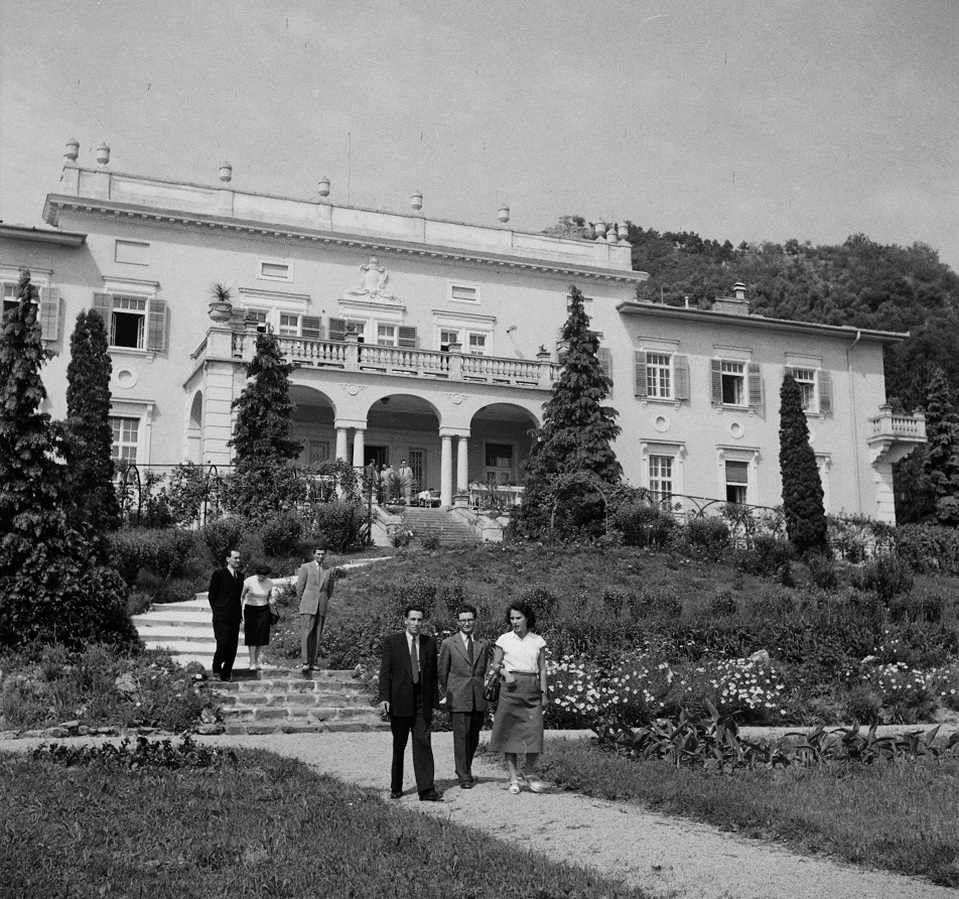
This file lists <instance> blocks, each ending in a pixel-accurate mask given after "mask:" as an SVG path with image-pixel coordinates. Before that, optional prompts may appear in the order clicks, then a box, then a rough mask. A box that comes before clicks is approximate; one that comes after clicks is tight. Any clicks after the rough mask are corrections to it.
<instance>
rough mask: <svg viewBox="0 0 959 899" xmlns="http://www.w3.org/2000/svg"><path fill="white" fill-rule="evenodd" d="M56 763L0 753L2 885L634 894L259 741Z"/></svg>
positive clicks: (500, 895)
mask: <svg viewBox="0 0 959 899" xmlns="http://www.w3.org/2000/svg"><path fill="white" fill-rule="evenodd" d="M236 757H237V759H238V764H237V765H235V766H234V765H231V764H223V765H220V766H218V767H212V768H179V769H170V768H165V767H162V766H158V765H151V764H145V765H143V766H141V767H140V768H139V770H130V769H129V766H128V765H124V764H121V763H118V762H111V761H109V760H98V761H95V762H93V763H92V764H89V765H84V766H73V767H64V766H63V765H61V764H59V763H55V762H53V761H51V760H47V759H44V760H37V759H27V758H23V757H18V756H12V755H5V754H0V796H2V802H0V832H2V833H3V840H2V841H0V883H2V884H3V890H2V892H3V896H4V899H34V897H39V896H50V897H54V896H56V897H61V896H62V897H66V896H131V897H135V896H150V897H151V899H167V897H169V899H183V897H189V896H202V897H204V899H218V897H223V899H227V897H229V899H243V897H257V899H262V897H290V899H293V897H296V899H299V897H305V896H316V897H331V899H332V897H336V899H349V897H363V899H367V897H376V896H383V897H386V896H389V897H400V899H401V897H411V899H413V897H415V899H521V897H522V899H526V897H539V899H552V897H560V896H562V897H590V899H612V897H623V899H626V897H633V899H641V897H642V896H643V894H642V893H640V892H638V891H635V890H629V889H626V888H623V887H618V886H617V885H615V884H614V883H612V882H610V881H604V880H602V879H600V878H598V877H596V876H594V875H592V874H589V873H587V872H585V871H584V870H582V869H577V868H572V867H568V866H564V865H559V864H555V863H551V862H549V861H547V860H545V859H544V858H542V857H540V856H537V855H533V854H531V853H528V852H524V851H520V850H513V849H510V848H508V847H507V846H506V845H505V844H502V843H499V842H495V841H493V840H491V839H490V838H489V837H488V836H487V835H485V834H482V833H480V832H477V831H471V830H468V829H466V828H463V827H459V826H456V825H452V824H450V823H448V822H444V821H442V820H439V819H434V818H432V817H429V816H426V815H420V814H417V813H415V812H411V811H404V810H401V809H396V808H393V807H390V806H388V805H386V804H385V803H384V802H382V801H381V800H380V799H378V798H376V797H375V796H374V795H373V794H372V793H370V792H368V791H364V790H360V789H357V788H355V787H350V786H346V785H344V784H341V783H340V782H338V781H336V780H333V779H331V778H328V777H325V776H321V775H317V774H314V773H312V772H311V771H310V770H309V769H308V768H307V766H306V765H304V764H303V763H301V762H297V761H294V760H290V759H283V758H280V757H278V756H275V755H273V754H271V753H266V752H254V751H241V752H238V753H237V754H236Z"/></svg>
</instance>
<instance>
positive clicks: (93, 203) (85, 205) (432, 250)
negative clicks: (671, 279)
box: [43, 194, 649, 284]
mask: <svg viewBox="0 0 959 899" xmlns="http://www.w3.org/2000/svg"><path fill="white" fill-rule="evenodd" d="M65 209H69V210H72V211H74V212H77V213H79V214H81V215H91V216H113V217H115V218H126V219H130V220H133V221H139V222H144V223H147V222H148V223H150V224H154V225H156V224H160V225H167V226H170V225H172V226H174V227H177V226H179V227H192V228H198V229H214V230H220V231H223V232H227V233H230V232H232V233H233V234H242V235H246V236H256V237H274V238H278V239H281V240H291V241H296V242H303V243H307V242H309V243H318V244H326V245H330V246H343V247H355V248H362V249H365V250H370V251H373V252H376V251H388V252H392V253H396V254H407V255H410V256H419V257H423V258H431V259H446V260H451V261H457V262H469V263H473V264H476V265H491V266H498V267H501V268H516V269H525V270H528V271H536V272H543V273H546V274H555V275H563V276H571V277H581V278H590V279H593V280H597V281H612V282H618V283H624V284H637V283H641V282H643V281H645V280H646V279H647V278H648V277H649V275H648V274H647V273H646V272H637V271H625V270H621V269H613V268H598V267H595V266H588V265H581V266H574V265H569V264H566V263H563V262H559V261H557V260H553V259H535V258H529V257H518V256H509V255H506V254H500V253H484V252H477V251H475V250H472V249H468V248H457V247H450V246H443V245H439V244H425V243H418V242H417V243H415V242H412V241H404V240H397V239H395V238H392V237H385V236H376V235H370V234H355V233H347V232H336V231H321V230H317V229H312V228H303V227H295V226H290V225H283V224H270V223H267V222H261V221H252V220H247V219H240V218H233V217H229V216H218V215H209V214H195V213H190V212H185V211H183V210H177V209H161V208H155V207H152V206H141V205H139V204H133V203H121V202H118V201H115V200H103V199H96V198H92V197H75V196H70V195H66V194H48V195H47V199H46V203H45V204H44V207H43V218H44V220H45V221H47V222H49V223H51V224H56V223H57V222H58V221H59V219H60V213H61V212H62V211H63V210H65Z"/></svg>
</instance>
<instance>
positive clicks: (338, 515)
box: [305, 500, 367, 553]
mask: <svg viewBox="0 0 959 899" xmlns="http://www.w3.org/2000/svg"><path fill="white" fill-rule="evenodd" d="M305 514H306V515H307V517H308V520H309V521H310V528H309V532H310V535H311V536H323V537H325V538H326V541H327V543H328V544H329V547H330V549H331V550H332V551H333V552H337V553H345V552H349V551H350V550H354V549H358V548H359V547H361V546H363V545H364V544H365V542H366V533H367V528H366V525H367V519H366V509H365V508H364V507H363V506H362V505H361V504H360V503H358V502H353V501H350V500H344V501H342V502H340V501H336V502H326V503H315V504H314V505H312V506H310V507H309V509H308V511H307V512H306V513H305Z"/></svg>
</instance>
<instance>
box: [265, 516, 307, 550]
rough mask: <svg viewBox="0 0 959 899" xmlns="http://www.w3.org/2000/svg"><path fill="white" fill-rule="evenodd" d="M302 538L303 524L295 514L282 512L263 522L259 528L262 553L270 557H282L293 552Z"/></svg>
mask: <svg viewBox="0 0 959 899" xmlns="http://www.w3.org/2000/svg"><path fill="white" fill-rule="evenodd" d="M302 536H303V522H302V521H301V520H300V517H299V516H298V515H297V514H296V513H295V512H282V513H281V514H279V515H277V516H276V518H271V519H269V520H267V521H266V522H264V524H263V526H262V527H261V528H260V539H261V540H262V541H263V551H264V552H265V553H267V554H268V555H271V556H282V555H286V554H288V553H289V552H290V550H291V549H293V550H294V551H295V549H296V547H298V546H299V543H300V538H301V537H302Z"/></svg>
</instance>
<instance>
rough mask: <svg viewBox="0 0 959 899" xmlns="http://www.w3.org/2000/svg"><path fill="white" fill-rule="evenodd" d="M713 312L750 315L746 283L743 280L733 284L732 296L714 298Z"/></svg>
mask: <svg viewBox="0 0 959 899" xmlns="http://www.w3.org/2000/svg"><path fill="white" fill-rule="evenodd" d="M713 312H723V313H725V314H726V315H749V300H747V299H746V285H745V284H743V282H742V281H737V282H736V283H735V284H734V285H733V295H732V296H731V297H716V299H715V300H713Z"/></svg>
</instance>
